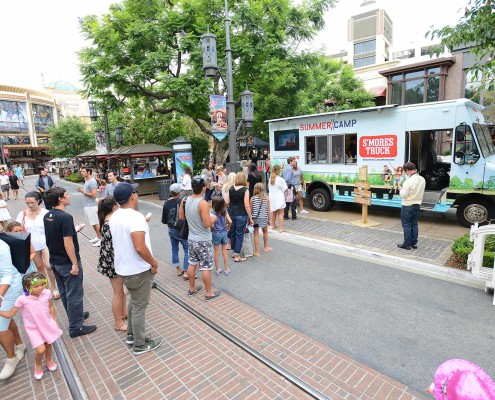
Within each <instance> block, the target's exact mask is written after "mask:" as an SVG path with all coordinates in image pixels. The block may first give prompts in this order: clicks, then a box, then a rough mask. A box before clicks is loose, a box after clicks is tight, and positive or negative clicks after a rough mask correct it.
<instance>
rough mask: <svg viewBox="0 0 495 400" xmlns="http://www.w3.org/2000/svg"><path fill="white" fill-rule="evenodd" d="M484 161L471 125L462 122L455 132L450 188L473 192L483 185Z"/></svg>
mask: <svg viewBox="0 0 495 400" xmlns="http://www.w3.org/2000/svg"><path fill="white" fill-rule="evenodd" d="M483 169H484V165H483V162H481V161H480V151H479V149H478V145H477V144H476V140H475V138H474V135H473V132H472V129H471V127H470V126H469V125H466V124H461V125H459V126H457V127H456V129H455V132H454V153H453V154H452V168H451V173H450V189H451V190H460V191H462V192H464V191H465V192H466V193H469V192H472V191H476V190H479V191H481V189H482V187H483Z"/></svg>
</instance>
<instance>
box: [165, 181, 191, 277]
mask: <svg viewBox="0 0 495 400" xmlns="http://www.w3.org/2000/svg"><path fill="white" fill-rule="evenodd" d="M180 191H181V188H180V185H179V184H178V183H173V184H172V185H171V186H170V197H169V198H168V200H167V201H166V202H165V204H164V205H163V212H162V224H167V226H168V236H169V237H170V244H171V246H172V266H173V267H175V268H176V269H177V276H182V275H184V273H185V272H187V266H188V257H187V256H188V251H189V246H188V244H187V239H182V238H181V237H180V231H181V228H182V225H183V224H184V223H183V222H182V221H180V220H179V207H180V200H181V199H180ZM179 243H180V244H181V245H182V249H183V250H184V262H183V264H182V268H181V266H180V263H179Z"/></svg>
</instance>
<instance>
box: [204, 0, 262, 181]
mask: <svg viewBox="0 0 495 400" xmlns="http://www.w3.org/2000/svg"><path fill="white" fill-rule="evenodd" d="M225 42H226V43H225V54H226V58H227V60H226V61H227V70H226V86H227V125H228V132H229V160H230V163H229V166H228V170H229V171H231V172H237V171H239V164H238V163H237V162H236V159H237V156H236V149H237V132H238V131H239V130H240V129H241V128H242V126H245V127H246V128H250V127H252V125H253V121H254V107H253V96H254V94H253V93H252V92H250V91H249V90H247V87H246V91H245V92H243V93H242V94H241V106H242V119H241V121H240V123H239V126H238V127H237V128H236V123H235V102H234V82H233V77H232V48H231V47H230V18H229V8H228V3H227V0H225ZM201 47H202V50H203V69H204V70H205V75H206V76H207V77H216V76H217V75H218V74H219V68H218V66H217V46H216V36H215V35H214V34H212V33H206V34H204V35H202V36H201ZM245 107H247V108H246V109H245Z"/></svg>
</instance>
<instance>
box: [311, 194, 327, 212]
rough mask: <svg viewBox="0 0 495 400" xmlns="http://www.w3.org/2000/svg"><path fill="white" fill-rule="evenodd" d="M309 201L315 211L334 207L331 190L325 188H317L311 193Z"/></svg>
mask: <svg viewBox="0 0 495 400" xmlns="http://www.w3.org/2000/svg"><path fill="white" fill-rule="evenodd" d="M309 203H310V204H311V208H312V209H313V210H315V211H327V210H329V209H330V208H331V207H332V201H331V200H330V191H328V190H325V189H315V190H313V191H312V192H311V193H310V195H309Z"/></svg>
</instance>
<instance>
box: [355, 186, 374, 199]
mask: <svg viewBox="0 0 495 400" xmlns="http://www.w3.org/2000/svg"><path fill="white" fill-rule="evenodd" d="M354 194H355V195H356V196H360V197H371V191H370V190H363V189H359V188H355V189H354Z"/></svg>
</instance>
